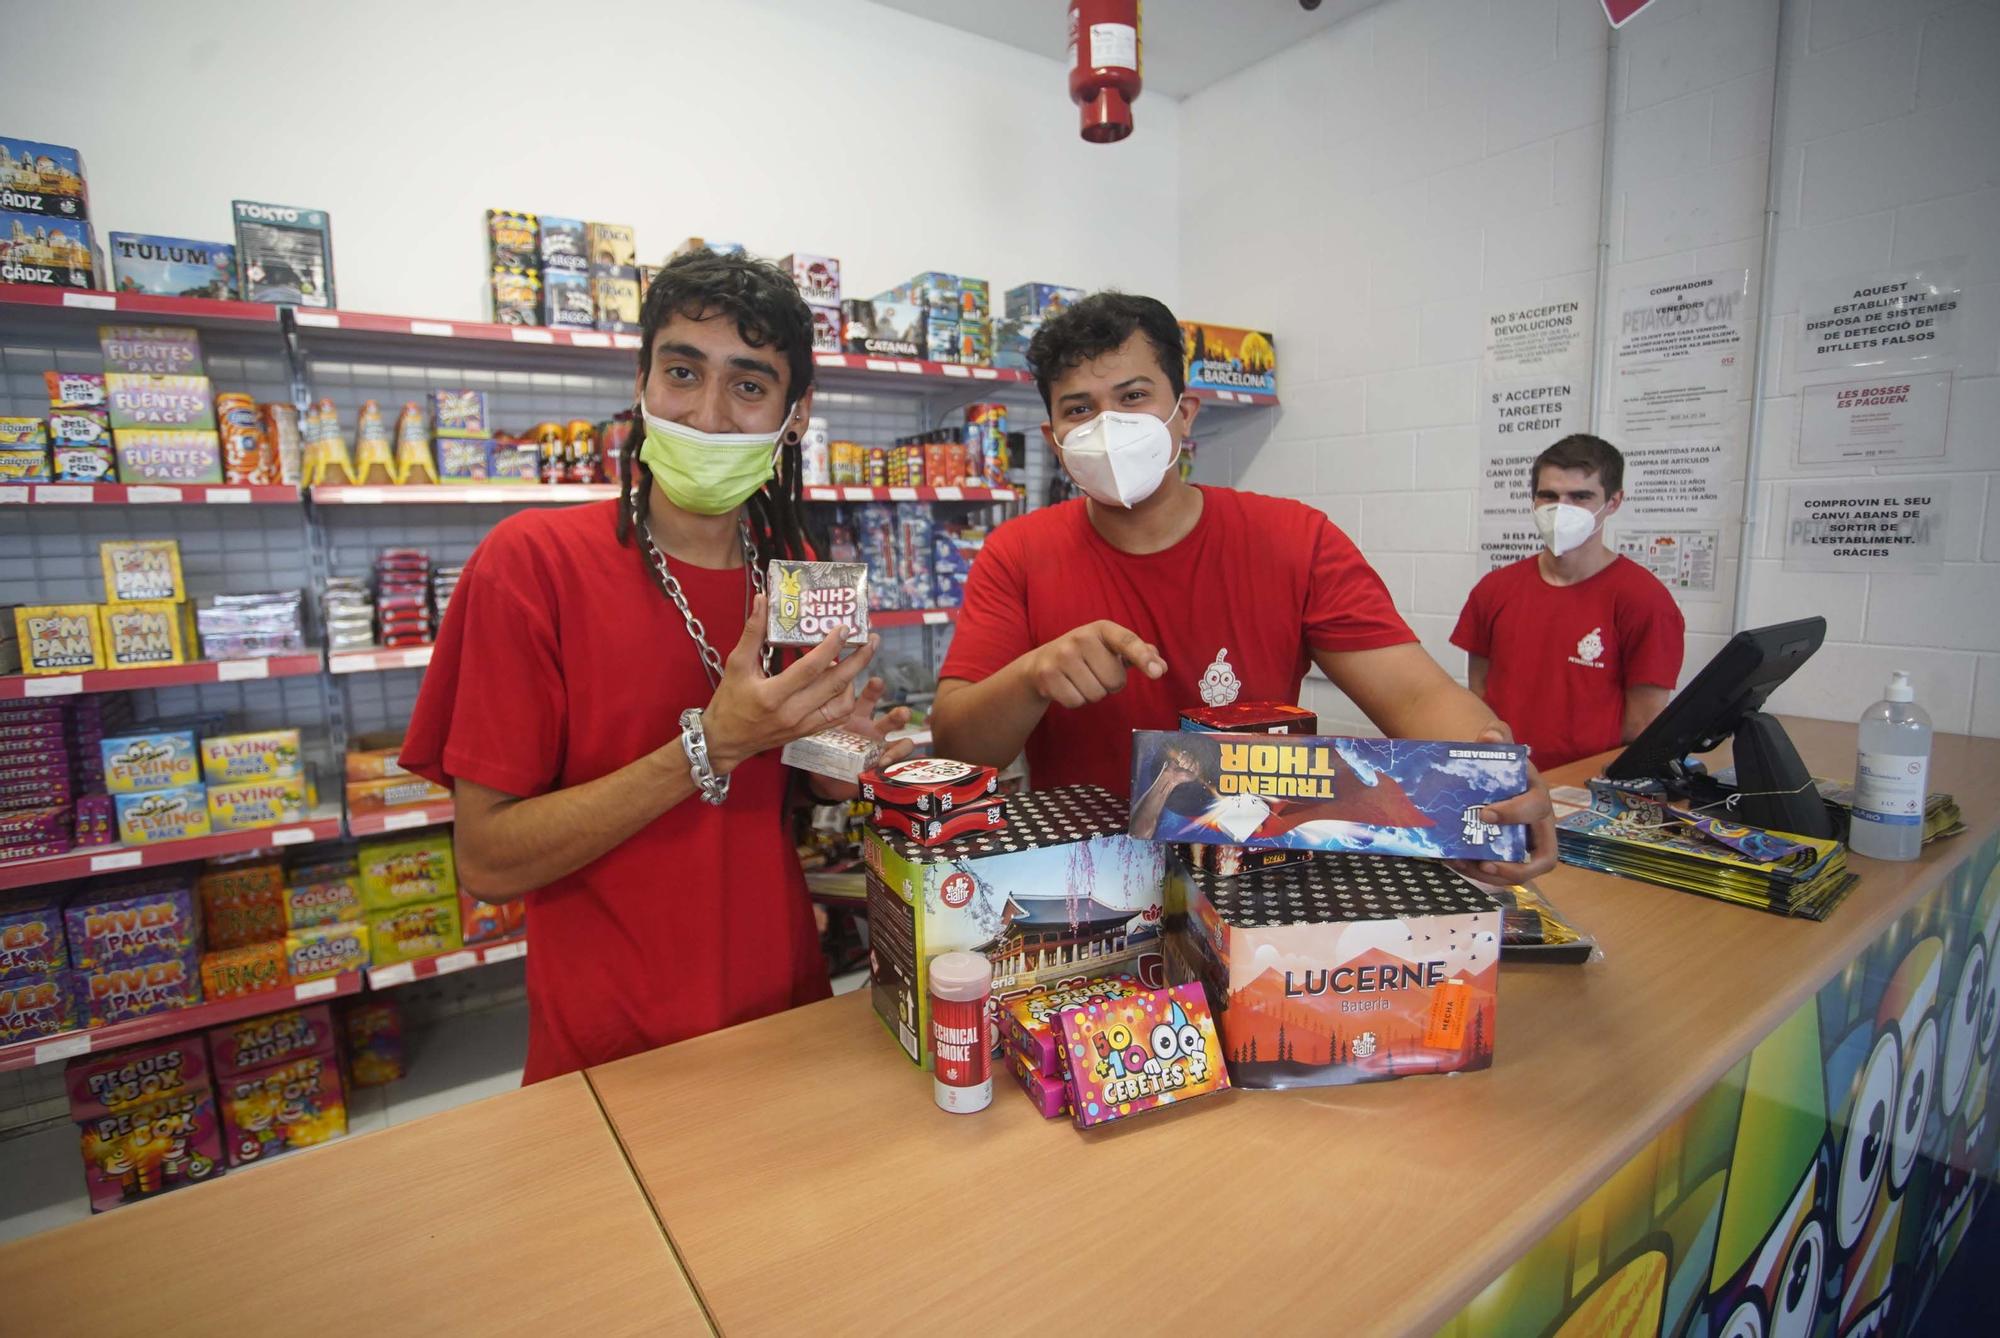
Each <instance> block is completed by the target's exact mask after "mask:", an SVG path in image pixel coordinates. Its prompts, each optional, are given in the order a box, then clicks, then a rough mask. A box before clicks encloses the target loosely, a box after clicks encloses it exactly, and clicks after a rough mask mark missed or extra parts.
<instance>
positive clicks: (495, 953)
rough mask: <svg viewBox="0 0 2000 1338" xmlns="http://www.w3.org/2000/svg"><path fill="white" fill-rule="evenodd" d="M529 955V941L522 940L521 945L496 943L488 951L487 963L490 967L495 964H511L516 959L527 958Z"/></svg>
mask: <svg viewBox="0 0 2000 1338" xmlns="http://www.w3.org/2000/svg"><path fill="white" fill-rule="evenodd" d="M527 955H528V940H526V939H522V940H521V941H520V942H519V943H496V944H495V945H494V946H492V947H490V948H488V949H487V950H486V962H487V965H489V966H490V965H492V964H493V963H494V962H511V961H513V960H514V959H515V958H516V957H526V956H527Z"/></svg>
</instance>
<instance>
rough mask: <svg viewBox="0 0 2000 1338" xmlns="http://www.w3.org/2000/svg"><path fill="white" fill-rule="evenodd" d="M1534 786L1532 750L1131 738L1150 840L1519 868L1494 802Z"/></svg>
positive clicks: (1519, 851)
mask: <svg viewBox="0 0 2000 1338" xmlns="http://www.w3.org/2000/svg"><path fill="white" fill-rule="evenodd" d="M1527 788H1528V750H1527V749H1526V748H1523V747H1521V746H1520V745H1519V744H1512V743H1439V742H1433V741H1427V740H1420V739H1350V738H1337V737H1333V736H1330V735H1319V734H1311V735H1297V734H1281V735H1272V734H1209V733H1200V732H1196V731H1191V730H1134V731H1133V733H1132V828H1131V830H1132V835H1134V836H1137V837H1142V838H1144V839H1146V840H1150V841H1188V842H1193V843H1195V844H1197V845H1234V846H1248V847H1249V848H1251V849H1252V850H1275V849H1285V850H1321V851H1342V852H1352V853H1360V854H1370V855H1407V856H1414V857H1417V858H1420V859H1473V860H1509V861H1518V860H1522V859H1525V858H1527V851H1528V834H1527V829H1526V828H1524V827H1521V826H1519V825H1509V826H1503V825H1500V824H1496V823H1490V822H1487V821H1485V820H1484V818H1483V817H1482V816H1481V813H1482V811H1483V810H1484V809H1485V807H1486V806H1487V805H1488V804H1491V803H1494V802H1495V801H1497V800H1501V799H1508V798H1512V797H1513V796H1515V795H1518V794H1520V793H1522V792H1523V791H1524V790H1526V789H1527Z"/></svg>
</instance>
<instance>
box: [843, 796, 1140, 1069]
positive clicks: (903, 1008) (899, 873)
mask: <svg viewBox="0 0 2000 1338" xmlns="http://www.w3.org/2000/svg"><path fill="white" fill-rule="evenodd" d="M1007 817H1008V825H1007V826H1006V827H1004V828H1002V829H1000V830H998V831H993V832H982V833H981V834H979V835H977V836H970V837H966V838H964V839H962V840H958V841H953V842H949V843H947V844H945V845H941V846H937V847H934V848H926V847H924V846H921V845H918V844H917V843H916V842H914V841H912V840H910V839H909V838H908V837H907V836H899V835H896V834H894V833H891V832H886V831H883V830H881V829H880V828H875V827H871V828H869V829H868V830H867V832H866V833H865V834H864V836H863V842H862V853H863V855H864V857H865V859H866V861H867V865H868V933H869V940H870V943H871V944H872V945H873V948H874V952H873V954H872V971H873V996H874V1003H875V1011H876V1013H877V1014H878V1015H879V1016H880V1017H881V1018H882V1021H883V1023H884V1025H885V1026H887V1027H888V1028H889V1030H890V1032H891V1033H892V1034H893V1035H894V1036H895V1037H896V1039H897V1041H898V1042H899V1043H900V1044H901V1045H902V1047H903V1049H904V1051H905V1053H907V1054H908V1055H909V1057H910V1058H911V1059H912V1060H915V1061H916V1062H917V1063H919V1064H923V1065H925V1066H926V1067H928V1066H929V1065H930V1063H931V1059H930V1052H929V1045H928V1043H927V1042H926V1041H925V1040H924V1039H923V1038H925V1037H928V1036H929V1035H930V988H929V986H930V962H931V959H932V958H934V957H936V956H937V955H938V954H939V953H943V952H956V951H965V952H981V953H984V954H985V955H986V956H987V958H988V959H989V960H990V961H991V962H992V963H993V998H994V1010H995V1011H994V1012H993V1014H992V1017H993V1018H994V1020H995V1022H996V1024H997V1020H998V1018H999V1016H1000V1014H1001V1012H1003V1011H1004V1010H1005V1007H1006V1005H1007V1004H1008V1003H1009V1002H1011V1001H1012V1000H1013V999H1014V998H1016V997H1018V996H1021V995H1025V994H1027V993H1029V992H1030V991H1032V990H1034V989H1036V988H1038V987H1041V986H1046V985H1050V984H1054V983H1056V982H1059V981H1063V980H1068V979H1073V978H1075V977H1076V976H1078V975H1079V974H1090V975H1097V974H1108V973H1115V972H1120V971H1123V972H1129V973H1130V974H1132V975H1134V976H1136V977H1138V978H1139V979H1141V980H1144V981H1153V982H1157V981H1159V980H1160V979H1161V978H1162V972H1163V969H1164V959H1163V956H1162V951H1161V946H1160V934H1159V929H1160V923H1161V917H1162V914H1163V910H1164V903H1163V899H1162V898H1163V888H1162V884H1163V873H1164V868H1165V853H1164V851H1163V850H1162V849H1161V848H1160V847H1158V846H1155V845H1152V844H1150V843H1148V842H1144V841H1138V840H1135V839H1133V838H1132V837H1130V836H1128V835H1126V833H1125V810H1124V806H1123V805H1122V804H1121V803H1119V801H1118V800H1117V799H1115V798H1113V797H1112V796H1111V795H1110V794H1109V793H1108V792H1106V791H1104V790H1100V789H1097V788H1095V787H1093V786H1071V787H1068V788H1064V789H1056V790H1044V791H1041V792H1039V793H1035V794H1028V795H1021V796H1018V797H1015V798H1012V799H1009V800H1008V803H1007ZM991 1040H992V1041H993V1043H994V1045H995V1046H996V1047H997V1046H998V1044H999V1042H1000V1036H999V1030H998V1027H997V1025H996V1026H995V1027H994V1028H993V1035H992V1037H991Z"/></svg>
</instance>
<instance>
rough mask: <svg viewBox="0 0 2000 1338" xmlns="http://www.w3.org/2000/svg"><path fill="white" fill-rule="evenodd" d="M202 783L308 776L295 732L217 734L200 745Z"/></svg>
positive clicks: (287, 730) (237, 782)
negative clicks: (300, 755) (204, 781)
mask: <svg viewBox="0 0 2000 1338" xmlns="http://www.w3.org/2000/svg"><path fill="white" fill-rule="evenodd" d="M201 774H202V779H203V780H206V781H207V782H208V783H209V784H210V785H237V784H242V783H243V782H245V781H272V780H296V779H298V778H299V777H301V776H303V775H304V774H305V764H304V763H303V762H302V761H301V760H300V757H299V732H298V731H297V730H296V729H266V730H259V731H257V732H256V733H254V734H214V735H210V736H209V737H207V738H205V739H203V740H202V741H201Z"/></svg>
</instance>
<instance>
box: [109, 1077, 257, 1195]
mask: <svg viewBox="0 0 2000 1338" xmlns="http://www.w3.org/2000/svg"><path fill="white" fill-rule="evenodd" d="M77 1132H78V1135H79V1137H80V1138H81V1141H82V1145H83V1178H84V1185H85V1188H86V1190H87V1192H88V1194H89V1196H90V1210H91V1211H92V1212H94V1213H101V1212H104V1211H106V1210H108V1209H111V1208H116V1207H118V1206H120V1205H121V1204H126V1203H132V1202H135V1201H137V1200H139V1199H148V1198H152V1197H153V1196H154V1195H157V1194H163V1193H165V1192H167V1191H168V1190H172V1189H179V1188H181V1187H182V1186H183V1185H192V1184H199V1183H201V1182H202V1181H204V1180H208V1179H212V1178H213V1177H215V1176H218V1175H220V1174H222V1139H221V1135H220V1132H219V1126H218V1125H217V1123H216V1114H215V1095H214V1093H213V1092H211V1091H210V1090H209V1089H208V1088H207V1087H200V1088H190V1089H188V1090H186V1091H183V1092H177V1093H175V1094H174V1095H173V1096H169V1097H162V1098H161V1099H160V1100H158V1101H154V1102H151V1103H150V1104H148V1105H144V1106H137V1107H134V1108H133V1109H131V1110H122V1111H119V1112H117V1113H116V1114H108V1115H99V1116H96V1117H95V1118H93V1119H89V1120H85V1121H83V1122H81V1123H79V1124H78V1125H77Z"/></svg>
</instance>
